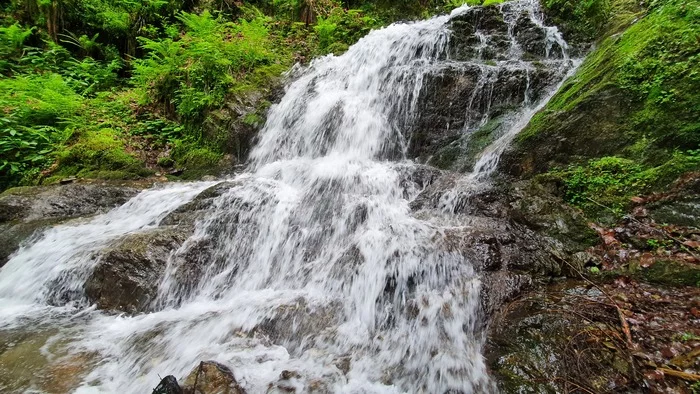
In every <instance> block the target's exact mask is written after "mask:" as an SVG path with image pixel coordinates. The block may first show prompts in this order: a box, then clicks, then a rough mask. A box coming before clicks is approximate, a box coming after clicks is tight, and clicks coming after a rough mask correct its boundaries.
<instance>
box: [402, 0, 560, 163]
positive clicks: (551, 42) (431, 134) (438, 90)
mask: <svg viewBox="0 0 700 394" xmlns="http://www.w3.org/2000/svg"><path fill="white" fill-rule="evenodd" d="M532 12H533V11H532V9H531V8H525V7H523V6H522V4H521V3H506V4H504V5H503V6H502V8H501V9H499V8H497V7H475V8H471V9H469V10H468V11H466V12H464V13H463V14H461V15H458V16H456V17H455V18H453V19H452V20H451V21H450V27H451V30H452V32H453V34H452V36H451V38H450V43H449V50H448V52H447V58H448V59H449V60H450V61H448V62H445V63H440V64H439V65H438V66H434V67H435V68H434V70H433V71H432V72H431V73H429V74H428V75H427V77H426V81H425V82H424V85H423V90H422V91H421V92H420V97H419V105H418V107H419V110H418V114H417V117H416V119H415V122H414V123H413V125H412V128H411V129H412V137H411V141H410V147H409V155H410V156H412V157H417V158H419V159H420V160H422V161H425V162H427V163H429V164H432V165H435V166H438V167H441V168H447V169H453V170H459V171H469V170H471V168H472V166H473V165H474V161H475V159H476V156H477V155H478V154H479V153H481V151H482V150H483V149H484V148H485V147H486V146H487V145H489V144H490V143H491V142H493V141H494V140H496V139H497V138H499V137H500V136H501V135H503V133H505V132H506V129H507V128H508V127H509V122H510V121H512V120H513V118H516V117H517V116H518V112H519V111H520V110H522V108H523V107H528V106H532V105H535V104H536V103H537V102H538V101H539V100H541V99H542V98H543V97H544V96H545V95H547V94H548V93H549V91H550V90H551V89H552V88H553V86H555V85H556V83H557V81H559V80H560V79H561V77H562V75H563V73H565V72H566V70H567V69H568V67H569V61H568V55H567V49H568V48H567V47H566V43H565V42H564V41H563V40H562V39H561V38H560V37H559V36H558V33H557V32H556V30H554V29H553V28H551V27H546V26H543V25H542V24H541V23H540V22H539V20H540V19H538V18H539V16H537V15H532Z"/></svg>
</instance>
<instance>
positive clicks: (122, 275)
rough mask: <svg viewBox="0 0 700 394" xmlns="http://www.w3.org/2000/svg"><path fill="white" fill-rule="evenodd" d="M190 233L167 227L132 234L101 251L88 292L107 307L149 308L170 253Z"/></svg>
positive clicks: (144, 309)
mask: <svg viewBox="0 0 700 394" xmlns="http://www.w3.org/2000/svg"><path fill="white" fill-rule="evenodd" d="M188 235H189V234H188V233H187V232H186V231H183V230H182V229H181V228H180V229H178V228H175V227H165V228H159V229H155V230H152V231H150V232H146V233H142V234H131V235H127V236H126V237H124V238H122V239H120V240H118V241H116V242H115V243H114V244H113V245H112V246H110V247H109V248H107V249H106V250H104V251H103V252H102V255H101V257H100V262H99V263H98V264H97V266H96V267H95V269H94V270H93V272H92V274H91V275H90V277H89V278H88V280H87V281H86V283H85V294H86V295H87V297H88V299H89V300H90V301H91V302H94V303H96V304H97V307H98V308H100V309H105V310H112V311H122V312H128V313H138V312H144V311H146V310H148V307H149V305H150V303H151V301H153V299H154V297H155V295H156V294H157V291H158V285H159V283H160V281H161V279H162V277H163V273H164V271H165V267H166V265H167V262H168V258H169V256H170V254H171V253H172V252H173V251H174V250H176V249H177V248H179V247H180V245H182V243H183V242H184V241H185V239H186V238H187V236H188Z"/></svg>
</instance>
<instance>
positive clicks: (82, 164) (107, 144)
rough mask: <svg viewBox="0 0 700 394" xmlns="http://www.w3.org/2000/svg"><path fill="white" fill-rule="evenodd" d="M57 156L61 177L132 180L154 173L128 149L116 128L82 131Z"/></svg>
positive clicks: (58, 171)
mask: <svg viewBox="0 0 700 394" xmlns="http://www.w3.org/2000/svg"><path fill="white" fill-rule="evenodd" d="M57 157H58V169H57V171H56V175H57V176H69V175H78V176H82V177H88V178H90V177H96V178H104V177H106V178H108V179H124V178H126V179H130V178H135V177H138V176H144V175H148V174H150V172H149V171H148V170H146V169H145V168H144V166H143V163H142V162H141V161H140V160H138V159H137V158H135V157H134V156H132V155H131V154H129V153H128V152H127V151H126V147H125V144H124V141H123V140H122V139H121V138H120V136H119V134H118V133H117V132H115V131H114V130H112V129H101V130H98V131H87V132H85V133H82V134H80V135H79V137H78V139H77V141H76V142H75V143H73V144H71V145H69V146H68V147H66V148H64V149H63V150H62V151H60V152H58V154H57Z"/></svg>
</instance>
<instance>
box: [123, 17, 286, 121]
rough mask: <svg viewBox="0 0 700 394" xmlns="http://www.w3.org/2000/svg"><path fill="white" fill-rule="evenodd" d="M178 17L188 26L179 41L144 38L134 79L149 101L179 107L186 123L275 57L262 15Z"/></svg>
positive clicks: (217, 103) (178, 113)
mask: <svg viewBox="0 0 700 394" xmlns="http://www.w3.org/2000/svg"><path fill="white" fill-rule="evenodd" d="M178 19H179V20H180V21H181V22H182V23H183V25H184V26H185V29H186V33H185V34H184V35H182V36H181V37H179V39H172V38H167V39H159V40H151V39H146V38H143V39H141V42H142V44H143V48H144V49H145V50H146V51H147V52H148V56H147V57H146V58H145V59H143V60H138V61H136V62H135V63H134V77H133V79H132V83H133V84H134V85H135V86H143V87H146V89H145V90H146V91H145V92H144V99H145V101H147V102H154V103H157V104H161V105H164V106H165V107H166V108H169V107H174V110H175V114H176V115H177V116H179V117H180V118H182V119H183V120H185V121H189V122H195V121H199V120H201V119H202V116H203V113H204V111H205V110H207V109H210V108H215V107H218V106H220V105H221V104H223V102H224V99H225V97H226V95H227V94H228V91H229V89H231V87H232V86H233V84H234V82H235V81H236V80H237V79H240V78H243V77H244V76H245V74H246V73H248V72H252V71H253V70H254V69H255V68H256V67H258V66H261V65H266V64H270V63H272V62H274V61H275V54H274V53H273V52H272V51H271V50H270V43H269V41H268V31H267V28H266V27H265V22H264V20H262V19H260V18H259V19H255V20H253V21H250V22H248V21H245V20H241V21H239V23H237V24H234V23H226V22H224V21H223V20H222V19H221V18H215V17H214V16H212V15H211V14H210V13H209V12H204V13H202V14H201V15H195V14H189V13H182V14H181V15H180V16H179V17H178Z"/></svg>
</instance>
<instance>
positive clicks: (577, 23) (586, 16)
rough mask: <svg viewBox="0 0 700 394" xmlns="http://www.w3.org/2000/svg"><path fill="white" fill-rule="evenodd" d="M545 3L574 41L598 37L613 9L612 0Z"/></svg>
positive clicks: (548, 10)
mask: <svg viewBox="0 0 700 394" xmlns="http://www.w3.org/2000/svg"><path fill="white" fill-rule="evenodd" d="M488 1H489V0H487V2H488ZM612 1H614V0H612ZM543 4H544V6H545V8H546V9H547V12H548V14H549V15H551V17H552V18H553V19H554V22H555V23H556V24H557V25H558V26H561V27H562V29H563V30H564V33H565V34H566V35H567V38H569V39H571V40H573V41H577V40H579V41H588V40H591V39H593V38H595V37H597V35H598V34H599V33H600V32H601V30H602V29H603V27H605V25H606V23H607V22H608V19H609V17H610V13H611V10H612V6H611V0H576V1H571V0H544V1H543Z"/></svg>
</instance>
